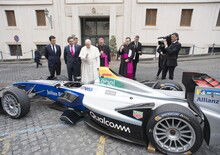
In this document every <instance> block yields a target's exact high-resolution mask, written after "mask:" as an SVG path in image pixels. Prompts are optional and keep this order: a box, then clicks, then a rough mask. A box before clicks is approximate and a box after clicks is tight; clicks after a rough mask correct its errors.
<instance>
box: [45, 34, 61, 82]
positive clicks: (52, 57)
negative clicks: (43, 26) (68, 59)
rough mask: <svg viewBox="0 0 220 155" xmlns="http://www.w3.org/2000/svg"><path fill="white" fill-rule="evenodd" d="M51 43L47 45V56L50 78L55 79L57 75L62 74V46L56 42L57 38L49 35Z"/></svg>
mask: <svg viewBox="0 0 220 155" xmlns="http://www.w3.org/2000/svg"><path fill="white" fill-rule="evenodd" d="M49 40H50V44H49V45H47V46H46V47H45V57H46V59H47V60H48V68H49V71H50V76H49V77H48V79H54V77H55V73H56V75H60V72H61V61H60V56H61V48H60V46H59V45H57V44H56V38H55V37H54V36H50V37H49Z"/></svg>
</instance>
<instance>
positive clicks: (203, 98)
mask: <svg viewBox="0 0 220 155" xmlns="http://www.w3.org/2000/svg"><path fill="white" fill-rule="evenodd" d="M196 101H197V102H204V103H214V104H219V100H218V99H210V98H206V97H198V98H197V100H196Z"/></svg>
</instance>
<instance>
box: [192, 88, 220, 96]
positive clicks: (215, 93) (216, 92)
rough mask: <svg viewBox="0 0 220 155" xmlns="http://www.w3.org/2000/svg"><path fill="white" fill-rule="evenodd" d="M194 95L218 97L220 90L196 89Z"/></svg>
mask: <svg viewBox="0 0 220 155" xmlns="http://www.w3.org/2000/svg"><path fill="white" fill-rule="evenodd" d="M196 94H198V95H211V96H220V90H202V89H197V90H196Z"/></svg>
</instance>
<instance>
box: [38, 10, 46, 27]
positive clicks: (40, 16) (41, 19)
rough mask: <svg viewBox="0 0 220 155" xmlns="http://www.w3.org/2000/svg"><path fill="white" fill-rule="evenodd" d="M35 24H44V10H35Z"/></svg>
mask: <svg viewBox="0 0 220 155" xmlns="http://www.w3.org/2000/svg"><path fill="white" fill-rule="evenodd" d="M36 17H37V26H46V18H45V12H44V10H36Z"/></svg>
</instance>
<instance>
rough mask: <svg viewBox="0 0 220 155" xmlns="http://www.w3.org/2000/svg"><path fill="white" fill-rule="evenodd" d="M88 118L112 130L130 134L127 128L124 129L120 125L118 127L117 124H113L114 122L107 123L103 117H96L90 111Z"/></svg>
mask: <svg viewBox="0 0 220 155" xmlns="http://www.w3.org/2000/svg"><path fill="white" fill-rule="evenodd" d="M90 116H91V117H92V118H93V119H95V120H96V121H98V122H100V123H102V124H104V125H106V126H108V127H111V128H114V129H117V130H121V131H124V132H128V133H131V130H130V128H129V127H126V126H122V125H118V124H117V123H114V122H111V121H108V120H106V118H105V117H103V118H101V117H98V116H96V115H95V114H94V112H92V111H90Z"/></svg>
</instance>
